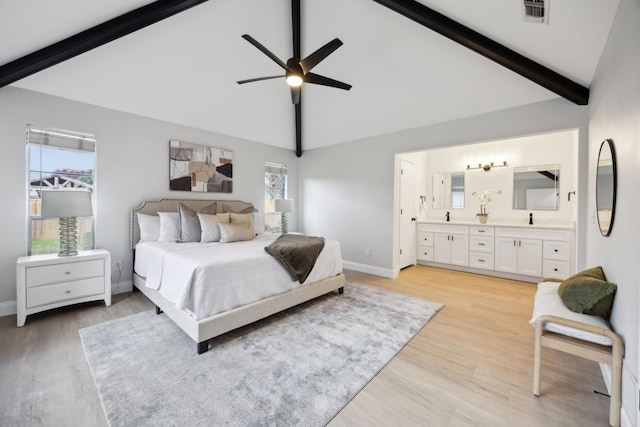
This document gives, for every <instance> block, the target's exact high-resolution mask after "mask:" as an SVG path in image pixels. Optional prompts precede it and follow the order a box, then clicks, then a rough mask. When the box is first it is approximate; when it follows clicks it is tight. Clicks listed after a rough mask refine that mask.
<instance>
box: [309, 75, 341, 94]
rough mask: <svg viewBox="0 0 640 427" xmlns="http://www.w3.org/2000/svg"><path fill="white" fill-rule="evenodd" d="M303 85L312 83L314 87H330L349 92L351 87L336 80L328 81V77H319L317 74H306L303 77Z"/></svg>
mask: <svg viewBox="0 0 640 427" xmlns="http://www.w3.org/2000/svg"><path fill="white" fill-rule="evenodd" d="M304 82H305V83H313V84H316V85H322V86H330V87H335V88H338V89H344V90H349V89H351V85H350V84H347V83H342V82H339V81H338V80H334V79H330V78H329V77H324V76H320V75H318V74H313V73H308V74H305V75H304Z"/></svg>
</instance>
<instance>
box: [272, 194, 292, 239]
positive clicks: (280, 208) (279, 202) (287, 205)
mask: <svg viewBox="0 0 640 427" xmlns="http://www.w3.org/2000/svg"><path fill="white" fill-rule="evenodd" d="M274 210H275V211H276V212H280V214H281V216H280V227H281V232H282V234H286V233H288V232H289V230H288V229H287V214H288V213H289V212H293V199H276V200H275V201H274Z"/></svg>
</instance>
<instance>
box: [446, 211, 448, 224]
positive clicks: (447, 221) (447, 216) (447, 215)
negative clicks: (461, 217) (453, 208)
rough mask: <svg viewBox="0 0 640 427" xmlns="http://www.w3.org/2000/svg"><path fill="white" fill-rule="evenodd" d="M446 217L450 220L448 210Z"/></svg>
mask: <svg viewBox="0 0 640 427" xmlns="http://www.w3.org/2000/svg"><path fill="white" fill-rule="evenodd" d="M446 217H447V222H449V212H447V215H446Z"/></svg>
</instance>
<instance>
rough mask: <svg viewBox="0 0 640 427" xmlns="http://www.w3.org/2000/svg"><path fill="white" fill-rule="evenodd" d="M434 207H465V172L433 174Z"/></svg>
mask: <svg viewBox="0 0 640 427" xmlns="http://www.w3.org/2000/svg"><path fill="white" fill-rule="evenodd" d="M433 209H464V172H446V173H434V174H433Z"/></svg>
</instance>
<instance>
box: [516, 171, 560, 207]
mask: <svg viewBox="0 0 640 427" xmlns="http://www.w3.org/2000/svg"><path fill="white" fill-rule="evenodd" d="M559 187H560V165H546V166H524V167H517V168H513V209H526V210H558V202H559V191H560V188H559Z"/></svg>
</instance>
